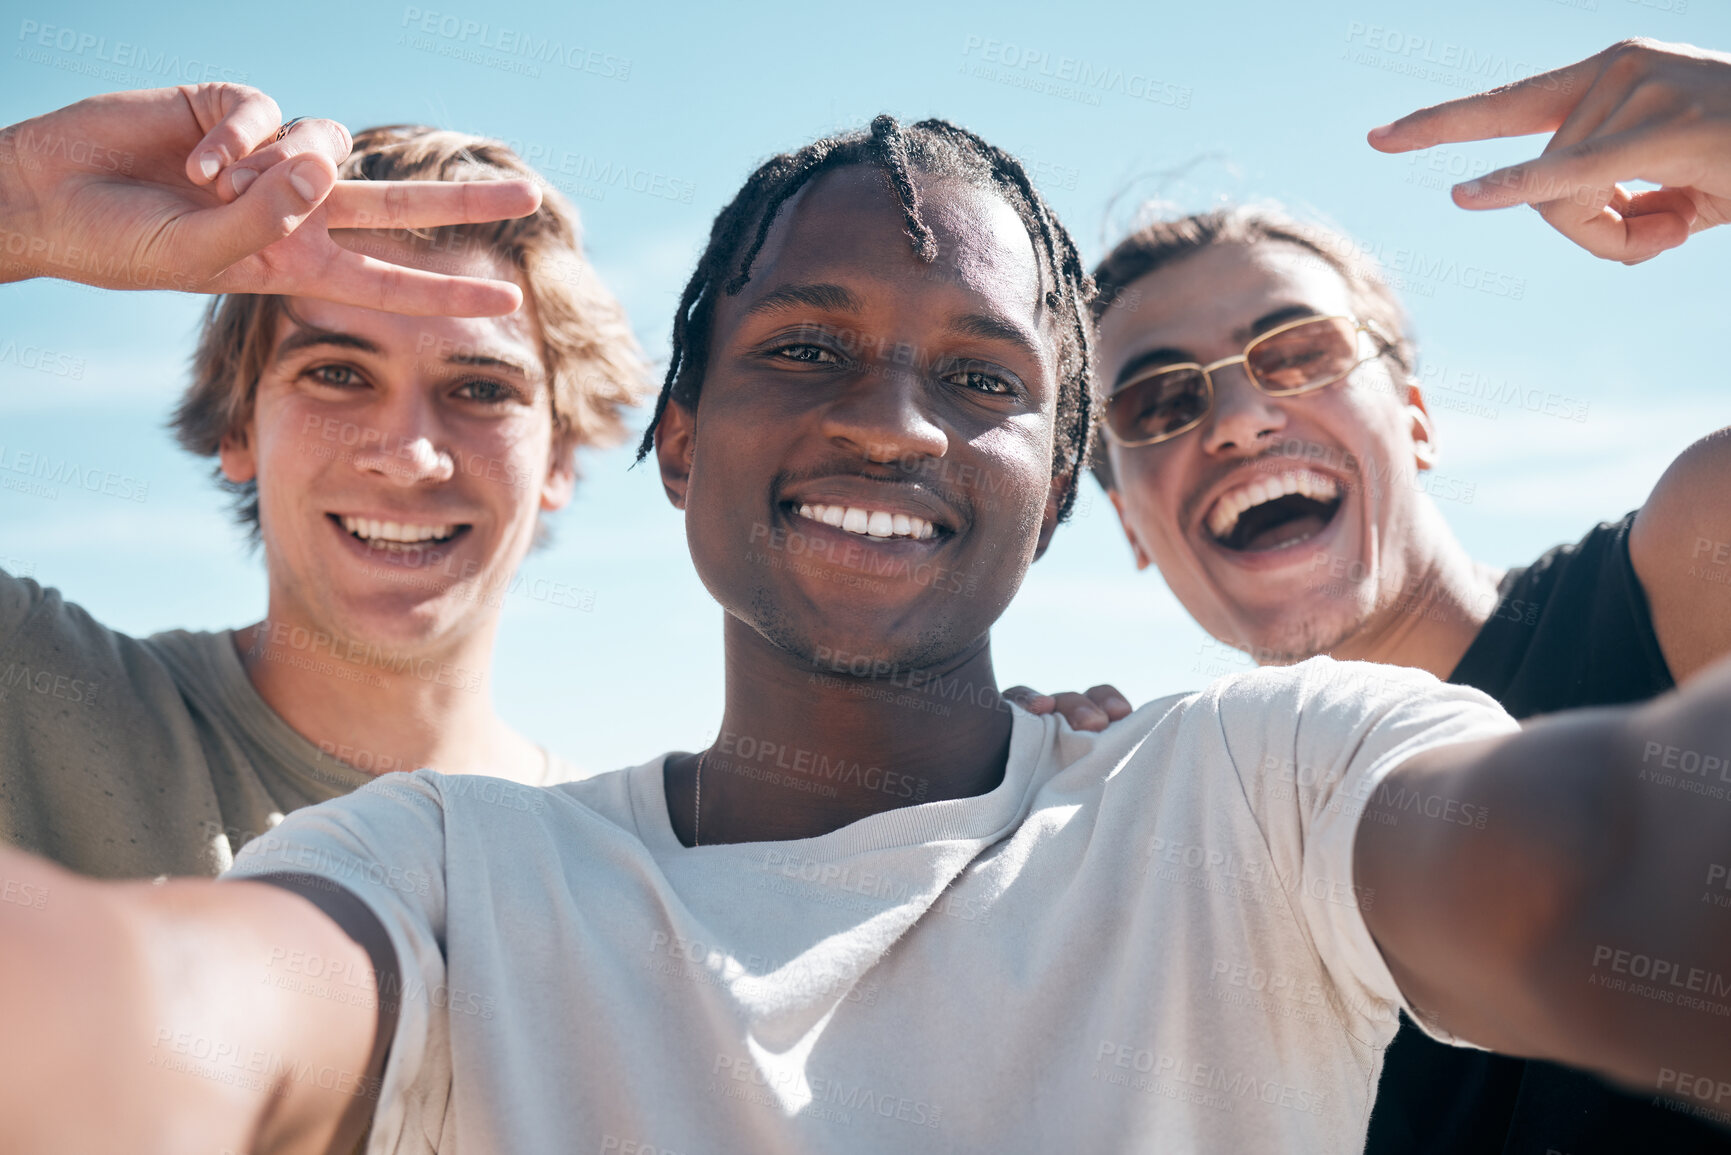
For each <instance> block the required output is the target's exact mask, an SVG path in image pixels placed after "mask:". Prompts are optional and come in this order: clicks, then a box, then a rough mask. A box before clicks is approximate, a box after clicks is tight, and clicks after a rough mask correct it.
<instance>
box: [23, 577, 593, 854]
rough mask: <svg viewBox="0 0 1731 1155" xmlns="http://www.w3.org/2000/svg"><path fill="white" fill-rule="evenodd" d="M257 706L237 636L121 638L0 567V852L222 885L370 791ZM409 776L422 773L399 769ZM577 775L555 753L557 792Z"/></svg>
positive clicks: (551, 772) (340, 758) (336, 757)
mask: <svg viewBox="0 0 1731 1155" xmlns="http://www.w3.org/2000/svg"><path fill="white" fill-rule="evenodd" d="M345 756H346V757H348V758H353V759H355V761H356V762H357V763H359V764H360V765H362V766H365V765H367V761H366V759H370V755H364V754H363V755H361V756H357V753H356V752H351V751H348V750H346V749H340V748H335V747H333V748H331V749H330V750H324V749H321V748H320V747H319V746H318V745H316V744H314V743H313V742H311V741H308V740H307V739H306V738H305V737H303V736H301V735H300V734H298V733H296V732H295V730H294V729H293V728H291V727H290V726H289V724H288V723H287V722H285V721H283V719H282V718H281V717H280V716H279V715H278V714H277V713H276V712H275V711H273V710H272V709H271V708H270V707H269V706H268V705H266V704H265V702H264V699H262V698H260V697H259V696H258V692H257V691H256V690H254V689H253V686H252V682H251V681H250V680H249V679H248V678H247V675H246V669H245V667H244V666H243V665H242V664H241V659H240V655H239V653H238V652H237V651H236V649H235V645H234V638H233V635H232V634H231V633H230V632H229V631H226V630H224V631H219V632H216V633H192V632H188V631H185V630H171V631H168V632H166V633H160V634H154V635H152V636H150V637H148V638H133V637H128V636H127V635H125V634H121V633H117V632H116V631H114V630H111V629H109V628H107V627H106V626H104V625H102V624H101V623H100V622H97V621H96V620H95V619H93V618H92V617H91V616H90V615H89V614H88V613H86V612H85V611H84V610H83V609H81V608H79V607H78V606H76V605H71V604H68V603H67V602H66V601H65V600H64V599H63V598H61V596H60V593H59V591H58V590H54V589H44V588H42V587H41V586H39V585H37V584H36V583H35V582H33V581H30V580H29V579H27V578H17V577H14V576H12V575H11V574H9V573H7V572H5V571H4V570H0V840H3V841H5V842H8V843H11V844H13V845H15V846H17V847H19V848H21V849H23V850H27V851H29V852H31V853H33V854H38V855H41V856H43V857H44V858H48V859H51V860H53V861H55V862H58V863H60V864H61V865H62V866H66V867H69V868H70V869H72V870H76V871H79V872H80V873H83V874H89V875H94V876H96V877H100V878H139V877H156V876H158V875H216V874H219V873H221V872H222V871H223V870H226V869H227V868H228V866H229V865H230V864H231V863H232V862H233V861H234V854H235V852H236V851H238V850H239V849H240V848H241V846H243V845H244V844H245V843H246V842H248V841H249V840H251V839H252V838H253V837H255V836H256V835H258V834H260V833H262V832H264V831H267V830H270V829H271V828H272V827H274V826H275V825H276V824H277V823H278V822H280V821H282V818H283V816H284V815H285V814H287V813H289V812H290V811H292V810H297V809H299V808H300V807H303V806H310V805H312V804H314V803H316V802H323V801H325V800H327V799H330V798H336V797H338V796H339V795H343V794H347V793H348V792H349V791H351V790H354V789H357V788H358V787H361V786H364V785H366V783H368V782H370V781H372V776H371V775H369V774H367V773H363V772H362V770H361V769H357V768H356V766H354V765H350V764H349V762H348V761H346V760H345ZM404 769H414V767H404ZM577 777H581V775H580V774H579V772H578V771H577V770H576V769H575V768H574V767H572V766H571V765H569V764H568V763H565V762H563V761H562V760H560V759H558V758H554V757H552V756H551V755H549V756H548V758H547V761H546V771H545V779H544V780H543V781H542V782H539V783H536V785H551V784H552V783H554V782H560V781H567V780H569V779H572V778H577Z"/></svg>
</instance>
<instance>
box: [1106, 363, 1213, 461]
mask: <svg viewBox="0 0 1731 1155" xmlns="http://www.w3.org/2000/svg"><path fill="white" fill-rule="evenodd" d="M1206 412H1208V380H1207V378H1205V377H1204V376H1203V375H1202V373H1201V371H1200V370H1197V369H1166V370H1163V371H1161V372H1159V373H1154V374H1151V375H1149V376H1147V377H1143V378H1141V379H1139V380H1136V381H1132V382H1131V383H1130V384H1129V385H1126V386H1125V387H1124V388H1122V389H1120V390H1118V392H1116V393H1114V394H1113V395H1112V398H1111V400H1110V401H1108V402H1106V421H1107V424H1108V425H1110V426H1111V429H1112V433H1113V434H1114V435H1115V436H1116V437H1117V438H1118V439H1119V440H1120V441H1123V442H1126V443H1129V444H1136V443H1138V442H1148V441H1158V440H1160V439H1161V438H1164V437H1170V436H1172V434H1174V433H1177V432H1180V431H1181V430H1183V429H1185V428H1188V427H1189V426H1190V425H1192V424H1194V423H1195V422H1196V421H1197V420H1199V419H1200V418H1201V417H1202V415H1203V414H1204V413H1206Z"/></svg>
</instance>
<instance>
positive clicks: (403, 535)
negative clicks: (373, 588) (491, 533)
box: [341, 517, 457, 546]
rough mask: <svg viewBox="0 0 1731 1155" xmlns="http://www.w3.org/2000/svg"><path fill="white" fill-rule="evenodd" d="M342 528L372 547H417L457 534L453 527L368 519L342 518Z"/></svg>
mask: <svg viewBox="0 0 1731 1155" xmlns="http://www.w3.org/2000/svg"><path fill="white" fill-rule="evenodd" d="M341 521H342V525H343V528H344V529H346V530H348V531H349V532H350V533H352V534H354V535H355V536H356V537H358V538H361V539H363V540H365V541H366V542H368V543H369V544H373V545H383V546H404V545H418V544H420V543H421V542H423V541H443V540H444V539H446V538H448V537H450V536H451V535H452V534H453V533H456V532H457V527H456V526H454V525H412V524H409V523H407V522H396V521H375V520H374V519H373V518H370V517H344V518H342V519H341Z"/></svg>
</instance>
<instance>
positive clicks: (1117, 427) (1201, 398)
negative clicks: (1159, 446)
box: [1105, 317, 1395, 448]
mask: <svg viewBox="0 0 1731 1155" xmlns="http://www.w3.org/2000/svg"><path fill="white" fill-rule="evenodd" d="M1360 333H1368V334H1369V335H1370V336H1371V338H1372V340H1373V341H1375V342H1376V343H1377V346H1378V347H1377V348H1376V349H1375V350H1373V351H1372V352H1370V353H1363V352H1362V350H1361V343H1360V341H1359V339H1358V335H1359V334H1360ZM1394 347H1395V343H1394V341H1393V340H1392V339H1391V338H1390V337H1389V336H1388V335H1387V334H1386V333H1384V332H1383V331H1382V330H1381V329H1379V328H1377V326H1375V325H1373V324H1371V323H1370V322H1368V321H1360V320H1357V319H1356V318H1353V317H1304V318H1301V319H1299V320H1297V321H1288V322H1287V323H1286V324H1284V325H1279V326H1277V327H1275V328H1273V329H1270V330H1269V331H1268V332H1266V333H1263V334H1261V335H1259V336H1258V337H1256V339H1255V340H1253V341H1251V342H1250V344H1248V345H1246V346H1245V347H1244V352H1242V353H1240V354H1239V355H1238V356H1236V357H1225V358H1222V359H1221V360H1219V361H1215V362H1214V363H1213V364H1211V365H1199V364H1197V363H1196V362H1194V361H1185V362H1182V363H1180V364H1177V365H1161V366H1159V367H1157V368H1155V369H1152V370H1150V371H1149V372H1147V373H1144V374H1142V375H1141V376H1139V377H1135V378H1132V379H1131V380H1130V381H1128V382H1126V383H1125V384H1124V386H1123V388H1121V389H1118V390H1117V391H1115V392H1114V393H1113V394H1112V396H1110V397H1108V398H1107V399H1106V414H1105V430H1106V436H1107V437H1109V438H1111V439H1112V440H1113V441H1114V442H1116V443H1117V444H1119V445H1122V446H1124V447H1125V448H1133V447H1135V446H1138V445H1153V444H1154V443H1155V442H1158V441H1165V440H1168V439H1169V438H1173V437H1176V436H1178V435H1179V434H1180V433H1183V432H1185V431H1186V430H1189V429H1193V428H1195V427H1196V426H1197V425H1198V424H1200V423H1201V421H1202V419H1203V418H1204V417H1206V416H1208V411H1209V410H1210V409H1212V408H1213V407H1214V373H1215V371H1216V370H1219V369H1224V368H1226V366H1228V365H1240V364H1241V365H1243V366H1244V373H1245V375H1246V376H1247V377H1249V378H1250V383H1251V384H1252V385H1254V386H1256V388H1257V389H1259V390H1260V391H1262V392H1263V393H1266V394H1267V395H1268V396H1270V397H1295V396H1297V395H1299V394H1301V393H1311V392H1314V391H1316V390H1318V389H1324V388H1327V387H1328V386H1330V385H1333V384H1334V383H1335V382H1336V381H1340V380H1343V379H1344V378H1345V377H1346V376H1347V374H1349V373H1351V372H1352V371H1353V370H1354V369H1356V368H1358V367H1359V366H1360V365H1362V364H1364V363H1365V362H1366V361H1370V360H1373V359H1374V358H1376V357H1380V356H1381V355H1382V354H1384V353H1386V352H1389V351H1390V350H1392V349H1394Z"/></svg>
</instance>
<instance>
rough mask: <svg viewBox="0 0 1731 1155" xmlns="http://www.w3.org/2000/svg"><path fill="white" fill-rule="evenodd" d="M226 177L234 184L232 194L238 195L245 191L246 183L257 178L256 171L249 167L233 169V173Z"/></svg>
mask: <svg viewBox="0 0 1731 1155" xmlns="http://www.w3.org/2000/svg"><path fill="white" fill-rule="evenodd" d="M228 179H229V182H230V183H232V184H233V185H234V195H235V196H239V195H240V194H241V193H243V192H245V191H246V186H247V185H249V184H251V183H252V182H253V181H255V180H257V179H258V173H256V172H254V171H253V170H252V169H250V168H237V169H235V170H234V175H233V176H231V177H229V178H228Z"/></svg>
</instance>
